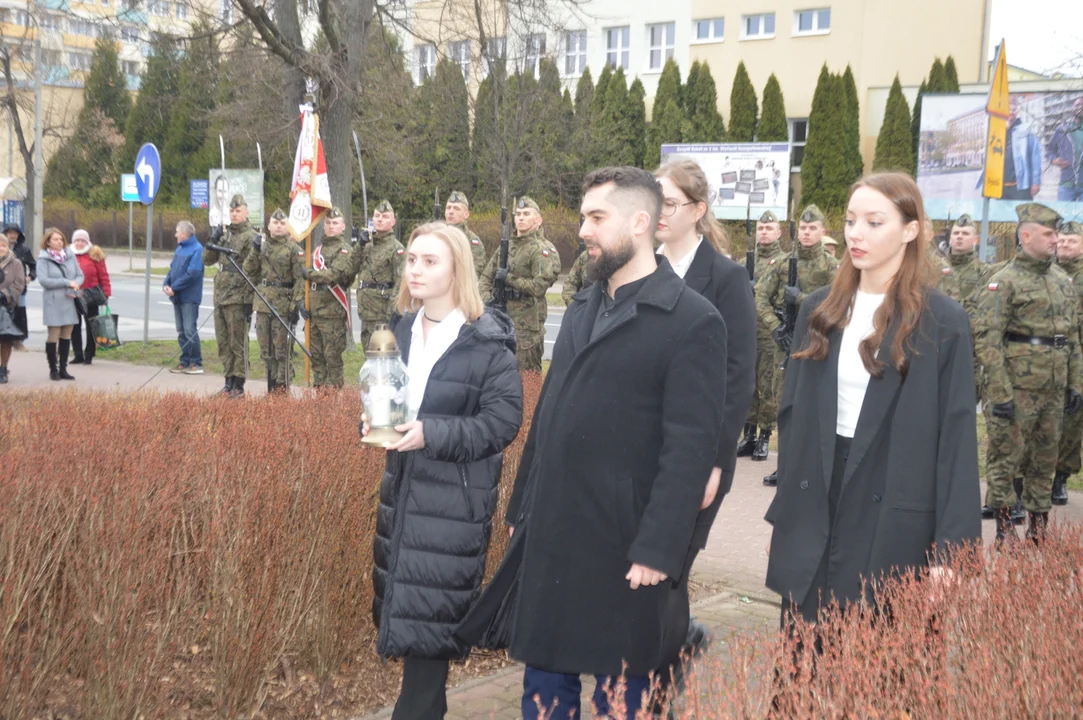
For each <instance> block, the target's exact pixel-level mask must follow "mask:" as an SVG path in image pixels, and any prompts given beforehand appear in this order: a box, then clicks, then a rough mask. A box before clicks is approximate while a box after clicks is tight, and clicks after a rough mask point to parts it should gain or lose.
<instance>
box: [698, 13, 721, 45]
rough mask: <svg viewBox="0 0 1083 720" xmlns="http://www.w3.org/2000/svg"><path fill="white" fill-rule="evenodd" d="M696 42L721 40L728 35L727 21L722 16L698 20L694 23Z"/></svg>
mask: <svg viewBox="0 0 1083 720" xmlns="http://www.w3.org/2000/svg"><path fill="white" fill-rule="evenodd" d="M692 31H693V32H694V33H695V36H696V39H695V42H719V41H721V40H722V39H723V38H724V37H725V35H726V21H725V20H723V19H722V18H708V19H706V20H696V21H694V22H693V23H692Z"/></svg>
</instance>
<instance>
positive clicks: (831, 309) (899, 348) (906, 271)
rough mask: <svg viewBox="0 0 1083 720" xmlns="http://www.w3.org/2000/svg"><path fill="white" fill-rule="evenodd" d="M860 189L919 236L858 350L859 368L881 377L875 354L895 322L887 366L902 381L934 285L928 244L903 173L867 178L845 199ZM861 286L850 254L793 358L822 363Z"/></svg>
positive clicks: (916, 198) (916, 194)
mask: <svg viewBox="0 0 1083 720" xmlns="http://www.w3.org/2000/svg"><path fill="white" fill-rule="evenodd" d="M862 187H868V188H872V189H873V190H876V191H877V192H879V193H880V194H882V195H884V196H885V197H886V198H887V199H889V200H891V202H892V203H893V204H894V205H895V209H896V210H898V211H899V214H900V215H902V224H903V225H908V224H910V223H911V222H915V221H916V222H917V224H918V236H917V238H915V239H914V240H913V241H912V242H910V243H907V245H906V248H905V249H904V250H903V261H902V265H901V266H900V267H899V271H898V272H897V273H895V277H894V278H893V279H892V281H891V284H890V285H889V286H888V289H887V294H886V296H885V297H884V302H883V304H882V305H880V307H879V309H877V311H876V314H875V315H873V332H872V335H870V336H869V337H867V338H865V339H864V340H863V341H862V342H861V345H860V347H859V352H860V354H861V362H862V363H863V364H864V365H865V369H866V370H868V371H869V375H871V376H872V377H874V378H880V377H883V375H884V368H885V367H886V366H887V363H885V362H884V361H883V360H880V359H878V358H877V357H876V353H877V351H878V350H879V349H880V344H881V342H883V339H884V333H885V332H886V331H887V328H888V326H889V325H891V323H892V322H893V321H895V320H896V319H897V320H898V322H899V327H898V330H897V331H896V332H895V338H894V340H893V341H892V343H891V364H892V365H894V367H895V369H896V370H897V371H898V372H899V374H900V375H902V377H903V378H904V379H905V378H906V371H907V366H908V360H907V357H906V353H907V351H912V350H913V346H912V344H911V337H912V336H913V334H914V331H915V330H917V328H918V324H919V323H920V322H921V315H922V313H923V312H924V311H925V294H926V292H927V290H928V289H929V287H930V286H932V285H934V284H935V283H934V282H933V276H934V273H933V267H932V263H931V261H930V260H929V253H928V248H929V242H930V238H929V236H928V234H927V232H926V230H925V208H924V205H923V203H922V199H921V191H920V190H918V186H917V183H915V182H914V180H913V179H912V178H911V177H910V176H909V175H906V174H904V173H874V174H872V175H866V176H865V177H863V178H861V179H860V180H858V181H857V182H856V183H854V185H853V186H852V187H851V188H850V196H853V194H854V192H855V191H856V190H857V189H858V188H862ZM860 281H861V271H860V270H858V269H857V268H855V267H854V265H853V262H852V261H851V259H850V253H849V252H846V253H844V254H843V258H842V263H841V264H840V265H839V271H838V274H836V275H835V281H834V282H833V283H831V291H830V292H829V293H828V295H827V297H826V298H825V299H824V301H823V302H822V303H821V304H820V306H819V307H818V308H816V310H815V311H814V312H813V313H812V317H811V318H809V324H808V342H807V344H806V345H805V347H804V348H802V349H801V350H800V352H797V353H794V357H795V358H797V359H799V360H806V359H807V360H826V359H827V355H828V352H829V350H830V343H829V341H828V336H829V335H830V334H831V333H832V332H834V331H835V330H838V329H840V328H843V327H845V326H846V324H847V323H848V322H849V319H850V310H851V308H852V307H853V304H854V297H855V296H856V294H857V288H858V284H859V282H860Z"/></svg>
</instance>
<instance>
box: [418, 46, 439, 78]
mask: <svg viewBox="0 0 1083 720" xmlns="http://www.w3.org/2000/svg"><path fill="white" fill-rule="evenodd" d="M435 71H436V46H435V45H431V44H430V45H418V46H417V84H418V85H420V84H421V83H423V82H425V81H426V80H428V79H429V78H431V77H432V74H433V72H435Z"/></svg>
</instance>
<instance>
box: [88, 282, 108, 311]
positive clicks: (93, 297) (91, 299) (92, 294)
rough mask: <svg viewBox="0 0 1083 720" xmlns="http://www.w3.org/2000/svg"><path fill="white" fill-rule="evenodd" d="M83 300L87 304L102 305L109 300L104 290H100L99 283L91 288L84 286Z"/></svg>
mask: <svg viewBox="0 0 1083 720" xmlns="http://www.w3.org/2000/svg"><path fill="white" fill-rule="evenodd" d="M83 302H85V303H86V304H87V305H98V306H101V305H104V304H105V303H107V302H109V300H108V298H106V297H105V291H104V290H102V287H101V285H95V286H94V287H92V288H85V289H84V290H83Z"/></svg>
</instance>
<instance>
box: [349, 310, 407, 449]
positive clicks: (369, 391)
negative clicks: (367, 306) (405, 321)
mask: <svg viewBox="0 0 1083 720" xmlns="http://www.w3.org/2000/svg"><path fill="white" fill-rule="evenodd" d="M358 379H359V381H360V385H361V404H362V406H363V408H364V411H365V414H366V415H368V420H369V433H368V435H366V436H365V437H364V438H363V439H362V441H361V442H363V443H365V444H367V445H374V446H376V447H387V446H388V445H390V444H392V443H394V442H396V441H397V440H399V439H401V438H402V436H403V434H402V433H400V432H398V431H397V430H395V426H396V425H402V424H403V423H405V422H406V419H407V418H406V383H407V375H406V365H404V364H403V362H402V356H401V354H400V353H399V346H398V344H397V343H396V342H395V335H394V334H393V333H392V332H391V330H390V328H389V327H388V326H387V325H377V326H376V329H375V330H374V331H373V333H372V337H371V338H370V339H369V346H368V347H367V348H366V349H365V364H364V365H362V366H361V372H360V374H359V377H358Z"/></svg>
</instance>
